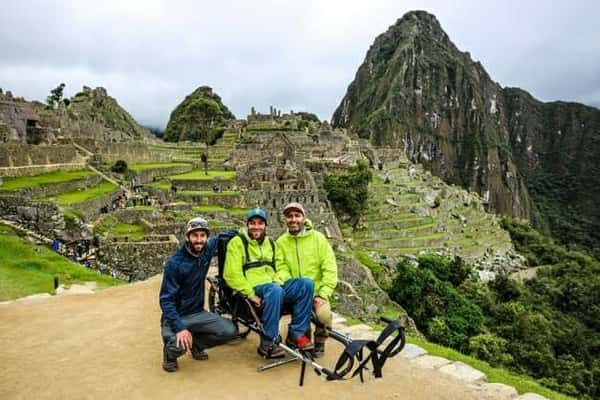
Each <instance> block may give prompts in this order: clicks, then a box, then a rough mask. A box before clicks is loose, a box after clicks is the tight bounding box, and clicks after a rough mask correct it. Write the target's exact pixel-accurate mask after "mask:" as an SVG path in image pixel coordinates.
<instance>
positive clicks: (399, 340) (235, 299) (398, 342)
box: [208, 240, 406, 386]
mask: <svg viewBox="0 0 600 400" xmlns="http://www.w3.org/2000/svg"><path fill="white" fill-rule="evenodd" d="M218 246H219V248H218V255H219V256H218V273H217V275H216V276H212V277H208V282H209V291H208V306H209V310H210V311H211V312H214V313H217V314H219V315H221V316H229V317H230V318H231V321H232V322H233V323H234V325H235V326H236V328H237V329H238V332H239V333H238V335H239V337H240V338H242V339H245V338H246V337H247V336H248V334H249V333H250V332H255V333H258V334H262V333H264V330H263V326H262V323H261V320H260V310H258V309H257V308H256V307H255V306H254V305H253V304H252V303H251V302H250V300H249V299H248V298H247V297H245V296H243V295H241V294H240V293H237V292H235V291H234V290H233V289H231V288H230V287H229V286H227V283H226V282H225V279H223V269H224V266H225V257H224V256H221V255H224V254H225V251H226V246H227V243H226V241H225V240H220V241H219V244H218ZM287 313H289V311H288V312H287ZM285 314H286V310H285V309H284V311H283V312H282V315H285ZM381 321H382V322H384V323H386V324H387V325H386V327H385V328H384V329H383V330H382V331H381V333H380V335H379V337H378V338H377V339H375V340H365V339H354V338H351V337H350V336H348V335H346V334H344V333H342V332H339V331H337V330H335V329H333V328H332V327H330V326H323V325H322V324H321V323H320V322H319V321H318V320H317V318H316V316H315V315H314V313H313V315H312V318H311V323H312V324H314V325H315V326H318V327H321V328H325V329H326V330H327V331H328V333H329V337H330V338H332V339H334V340H336V341H338V342H340V343H341V344H342V345H343V346H344V350H343V352H342V353H341V354H340V356H339V357H338V360H337V362H336V365H335V366H334V367H333V368H331V369H330V368H326V367H324V366H323V365H321V364H319V363H318V362H316V361H315V359H314V357H313V355H312V352H311V351H302V350H299V349H297V348H291V347H289V346H287V345H286V344H285V343H284V342H283V341H282V340H281V337H279V338H278V339H277V340H276V341H275V344H277V345H278V346H280V347H281V348H282V349H283V350H285V352H286V353H287V354H288V356H289V357H287V358H285V359H281V360H277V361H273V362H271V363H269V364H266V365H262V366H259V367H258V368H257V371H258V372H263V371H266V370H269V369H272V368H275V367H279V366H281V365H285V364H288V363H291V362H295V361H300V362H301V368H300V382H299V385H300V386H302V385H303V384H304V377H305V374H306V367H307V366H310V367H311V368H312V369H313V370H314V371H315V373H316V374H317V375H319V376H323V377H324V378H325V379H326V380H329V381H331V380H346V379H351V378H354V377H356V376H359V377H360V380H361V382H364V372H365V371H370V372H371V373H372V374H373V376H374V377H375V378H381V377H382V376H383V372H382V370H383V367H384V365H385V363H386V361H387V360H388V359H389V358H392V357H395V356H396V355H397V354H398V353H400V351H402V349H403V348H404V345H405V344H406V336H405V331H404V327H403V326H402V324H401V322H400V321H399V320H390V319H387V318H384V317H381Z"/></svg>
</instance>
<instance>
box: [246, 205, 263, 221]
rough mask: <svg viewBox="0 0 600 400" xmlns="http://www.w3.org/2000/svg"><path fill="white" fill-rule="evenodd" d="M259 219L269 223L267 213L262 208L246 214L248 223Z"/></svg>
mask: <svg viewBox="0 0 600 400" xmlns="http://www.w3.org/2000/svg"><path fill="white" fill-rule="evenodd" d="M254 217H258V218H261V219H262V220H263V221H265V224H266V223H267V212H266V211H265V210H263V209H262V208H253V209H251V210H250V211H248V212H247V213H246V221H250V220H251V219H252V218H254Z"/></svg>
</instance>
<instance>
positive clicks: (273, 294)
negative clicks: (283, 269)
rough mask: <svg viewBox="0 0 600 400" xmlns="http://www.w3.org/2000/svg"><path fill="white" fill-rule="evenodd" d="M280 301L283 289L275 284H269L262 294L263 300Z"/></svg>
mask: <svg viewBox="0 0 600 400" xmlns="http://www.w3.org/2000/svg"><path fill="white" fill-rule="evenodd" d="M276 298H278V299H282V298H283V288H282V287H281V286H279V285H277V284H270V285H269V286H268V287H267V288H266V290H265V291H264V294H263V299H264V300H265V301H268V300H269V299H276Z"/></svg>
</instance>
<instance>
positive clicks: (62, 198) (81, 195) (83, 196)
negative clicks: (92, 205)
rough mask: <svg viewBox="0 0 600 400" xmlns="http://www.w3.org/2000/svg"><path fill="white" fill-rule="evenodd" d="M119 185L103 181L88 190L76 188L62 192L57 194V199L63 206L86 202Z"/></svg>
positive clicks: (111, 190)
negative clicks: (72, 190)
mask: <svg viewBox="0 0 600 400" xmlns="http://www.w3.org/2000/svg"><path fill="white" fill-rule="evenodd" d="M117 189H118V186H117V185H115V184H114V183H112V182H108V181H102V182H101V183H100V184H99V185H96V186H94V187H91V188H88V189H86V190H76V191H74V192H68V193H62V194H59V195H57V196H55V198H56V201H57V203H58V204H59V205H61V206H68V205H71V204H77V203H81V202H84V201H86V200H89V199H93V198H95V197H100V196H103V195H105V194H108V193H111V192H114V191H115V190H117Z"/></svg>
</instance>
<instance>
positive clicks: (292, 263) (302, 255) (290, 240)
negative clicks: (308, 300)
mask: <svg viewBox="0 0 600 400" xmlns="http://www.w3.org/2000/svg"><path fill="white" fill-rule="evenodd" d="M277 249H278V250H277V253H276V256H277V257H276V262H275V263H276V264H277V265H278V266H279V271H280V272H279V276H280V277H281V278H282V279H283V280H284V281H286V280H288V279H290V278H300V277H306V278H310V279H312V280H313V281H314V283H315V296H319V297H322V298H324V299H326V300H328V299H329V297H330V296H331V294H332V293H333V291H334V290H335V287H336V285H337V281H338V276H337V264H336V262H335V254H334V253H333V249H332V248H331V245H330V244H329V241H328V240H327V238H326V237H325V236H324V235H323V234H322V233H321V232H317V231H315V230H314V229H313V225H312V222H311V221H310V220H309V219H306V220H304V232H301V233H299V234H298V235H296V236H294V235H291V234H290V233H289V232H285V233H284V234H283V235H281V236H280V237H279V239H277ZM283 264H285V265H286V266H285V267H284V266H283ZM288 273H289V275H286V274H288Z"/></svg>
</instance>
